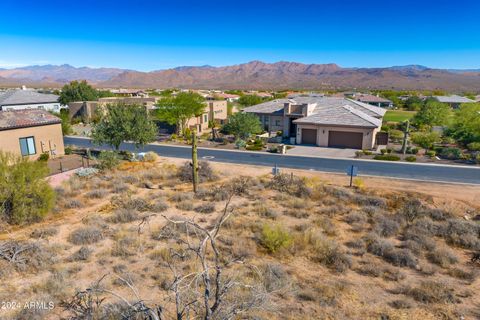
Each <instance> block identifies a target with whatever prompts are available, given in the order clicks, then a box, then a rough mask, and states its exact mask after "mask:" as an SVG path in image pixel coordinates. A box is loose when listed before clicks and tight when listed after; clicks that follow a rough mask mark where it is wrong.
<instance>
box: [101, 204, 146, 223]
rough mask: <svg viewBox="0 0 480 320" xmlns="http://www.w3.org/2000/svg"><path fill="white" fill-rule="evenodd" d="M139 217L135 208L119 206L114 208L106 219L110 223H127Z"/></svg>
mask: <svg viewBox="0 0 480 320" xmlns="http://www.w3.org/2000/svg"><path fill="white" fill-rule="evenodd" d="M138 219H140V214H139V213H138V211H136V210H131V209H125V208H120V209H117V210H115V212H113V214H112V215H111V216H110V217H108V219H107V221H108V222H111V223H128V222H132V221H135V220H138Z"/></svg>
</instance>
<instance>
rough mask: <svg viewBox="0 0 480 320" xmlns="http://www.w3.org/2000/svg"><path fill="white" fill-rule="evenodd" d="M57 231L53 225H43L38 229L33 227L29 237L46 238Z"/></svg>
mask: <svg viewBox="0 0 480 320" xmlns="http://www.w3.org/2000/svg"><path fill="white" fill-rule="evenodd" d="M57 233H58V229H57V228H55V227H45V228H40V229H35V230H33V231H32V233H30V238H33V239H48V238H50V237H53V236H55V235H56V234H57Z"/></svg>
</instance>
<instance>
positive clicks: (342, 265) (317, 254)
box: [310, 235, 352, 273]
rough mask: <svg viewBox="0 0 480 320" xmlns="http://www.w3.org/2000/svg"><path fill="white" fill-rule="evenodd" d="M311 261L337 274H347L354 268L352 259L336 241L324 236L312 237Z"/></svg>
mask: <svg viewBox="0 0 480 320" xmlns="http://www.w3.org/2000/svg"><path fill="white" fill-rule="evenodd" d="M310 242H311V249H310V250H311V252H312V256H311V259H312V260H313V261H315V262H318V263H320V264H322V265H324V266H326V267H328V268H329V269H331V270H333V271H336V272H340V273H341V272H345V271H347V270H348V269H350V268H351V266H352V259H351V257H350V255H348V254H347V253H346V252H345V250H344V249H343V248H342V246H341V245H340V244H338V243H337V242H336V241H335V240H333V239H329V238H327V237H325V236H322V235H317V236H315V237H312V239H311V240H310Z"/></svg>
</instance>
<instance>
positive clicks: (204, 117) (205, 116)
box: [203, 114, 208, 122]
mask: <svg viewBox="0 0 480 320" xmlns="http://www.w3.org/2000/svg"><path fill="white" fill-rule="evenodd" d="M203 122H208V116H207V115H206V114H204V115H203Z"/></svg>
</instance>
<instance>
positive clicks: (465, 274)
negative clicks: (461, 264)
mask: <svg viewBox="0 0 480 320" xmlns="http://www.w3.org/2000/svg"><path fill="white" fill-rule="evenodd" d="M447 273H448V275H449V276H451V277H454V278H457V279H460V280H465V281H467V282H468V283H472V282H474V281H475V279H477V277H478V274H479V271H478V270H476V269H472V270H470V271H465V270H462V269H459V268H451V269H449V270H448V271H447Z"/></svg>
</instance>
